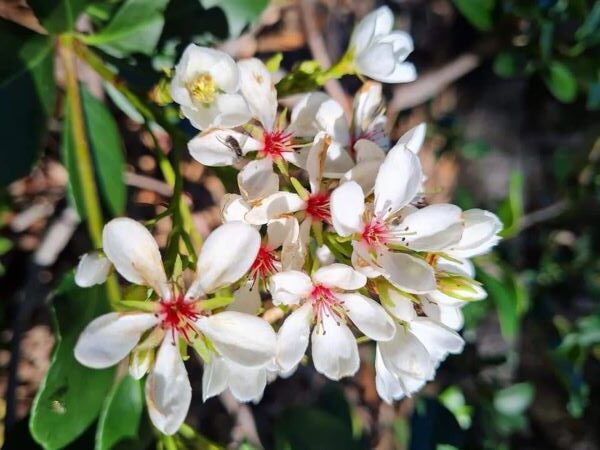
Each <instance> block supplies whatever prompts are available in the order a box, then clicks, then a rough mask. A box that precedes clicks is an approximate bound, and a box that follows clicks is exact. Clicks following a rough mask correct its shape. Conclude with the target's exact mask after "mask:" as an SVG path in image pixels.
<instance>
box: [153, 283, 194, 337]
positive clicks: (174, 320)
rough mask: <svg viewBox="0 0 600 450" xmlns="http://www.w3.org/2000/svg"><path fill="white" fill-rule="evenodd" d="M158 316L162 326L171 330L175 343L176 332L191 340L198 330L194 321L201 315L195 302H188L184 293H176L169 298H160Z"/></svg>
mask: <svg viewBox="0 0 600 450" xmlns="http://www.w3.org/2000/svg"><path fill="white" fill-rule="evenodd" d="M156 316H157V317H158V318H159V319H160V327H161V328H162V329H163V330H169V331H170V332H171V339H172V340H173V343H174V344H175V333H176V332H177V333H178V334H179V335H180V336H183V338H184V339H185V340H186V341H187V342H190V338H191V337H193V333H195V332H196V331H195V330H196V328H195V326H194V321H195V320H197V319H198V318H199V317H200V313H199V312H198V311H197V310H196V306H195V305H194V303H191V302H186V301H185V300H184V297H183V295H176V296H174V297H173V298H171V299H168V300H167V299H161V300H160V302H159V303H158V309H157V311H156Z"/></svg>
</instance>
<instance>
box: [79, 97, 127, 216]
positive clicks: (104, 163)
mask: <svg viewBox="0 0 600 450" xmlns="http://www.w3.org/2000/svg"><path fill="white" fill-rule="evenodd" d="M81 98H82V102H83V110H84V115H85V121H86V127H87V132H88V136H89V140H90V146H91V150H92V155H93V157H94V164H95V167H96V173H97V178H98V186H99V187H100V193H101V194H102V198H103V200H104V201H105V203H106V204H107V206H108V207H109V209H110V211H111V212H112V213H113V215H115V216H118V215H121V214H123V212H124V211H125V203H126V201H127V191H126V187H125V182H124V181H123V172H124V170H125V157H124V154H125V150H124V148H123V142H122V140H121V135H120V133H119V129H118V127H117V124H116V122H115V119H114V118H113V116H112V114H111V113H110V111H109V110H108V109H107V107H106V105H105V104H104V103H102V102H101V101H100V100H98V99H97V98H96V97H94V96H93V95H92V94H90V93H89V91H87V90H86V89H83V90H82V96H81Z"/></svg>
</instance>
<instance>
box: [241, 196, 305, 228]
mask: <svg viewBox="0 0 600 450" xmlns="http://www.w3.org/2000/svg"><path fill="white" fill-rule="evenodd" d="M305 206H306V202H305V201H304V200H302V199H301V198H300V196H299V195H298V194H294V193H293V192H276V193H275V194H271V195H269V196H268V197H266V198H264V199H263V200H261V201H260V202H259V203H258V204H257V205H255V206H254V207H253V208H252V209H251V210H250V211H249V212H248V214H246V221H247V222H248V223H251V224H254V225H263V224H265V223H267V222H268V221H269V220H272V219H277V218H279V217H281V216H282V215H284V214H289V213H293V212H296V211H300V210H301V209H304V207H305Z"/></svg>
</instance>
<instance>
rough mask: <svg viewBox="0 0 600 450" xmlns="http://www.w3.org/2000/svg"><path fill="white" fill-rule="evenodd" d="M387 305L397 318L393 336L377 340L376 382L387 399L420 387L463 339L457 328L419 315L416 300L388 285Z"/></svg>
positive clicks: (457, 350) (456, 348) (408, 393)
mask: <svg viewBox="0 0 600 450" xmlns="http://www.w3.org/2000/svg"><path fill="white" fill-rule="evenodd" d="M385 299H386V301H384V306H385V308H386V309H387V311H388V312H389V313H390V314H391V315H392V316H393V317H394V318H395V319H396V320H397V322H396V332H395V334H394V337H393V339H391V340H389V341H385V342H378V343H377V350H376V356H375V370H376V377H375V385H376V388H377V392H378V394H379V396H380V397H381V398H382V399H383V400H385V401H386V402H388V403H392V401H393V400H398V399H400V398H402V397H404V396H410V394H412V393H413V392H415V391H417V390H419V389H420V388H421V387H422V386H423V385H424V384H425V382H427V381H428V380H431V379H432V378H433V376H434V375H435V370H436V368H437V366H438V365H439V364H440V362H441V361H443V360H444V359H445V358H446V356H448V354H450V353H460V352H461V351H462V349H463V346H464V341H463V339H462V338H461V337H460V335H458V334H457V333H456V332H455V331H453V330H452V329H450V328H448V327H446V326H444V325H442V324H440V323H438V322H437V321H435V320H432V319H430V318H427V317H417V314H416V311H415V309H414V304H413V302H412V300H411V299H409V298H408V297H407V296H406V295H405V294H403V293H402V292H400V291H398V290H396V289H394V288H393V287H391V286H389V288H388V289H387V290H386V293H385Z"/></svg>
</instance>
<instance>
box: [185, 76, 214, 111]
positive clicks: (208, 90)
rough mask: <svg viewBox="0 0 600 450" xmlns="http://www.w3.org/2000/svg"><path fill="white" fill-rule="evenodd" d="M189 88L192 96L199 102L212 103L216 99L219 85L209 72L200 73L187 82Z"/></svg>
mask: <svg viewBox="0 0 600 450" xmlns="http://www.w3.org/2000/svg"><path fill="white" fill-rule="evenodd" d="M187 88H188V91H189V92H190V95H191V96H192V98H193V99H194V100H195V101H197V102H199V103H203V104H205V105H210V104H211V103H212V102H213V101H214V100H215V96H216V93H217V87H216V86H215V82H214V80H213V77H212V76H211V75H210V74H208V73H203V74H200V75H198V76H197V77H196V78H194V79H193V80H192V81H191V82H189V83H188V84H187Z"/></svg>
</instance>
